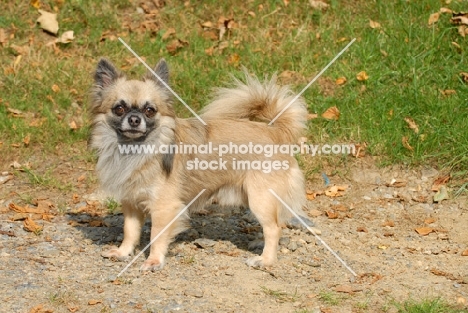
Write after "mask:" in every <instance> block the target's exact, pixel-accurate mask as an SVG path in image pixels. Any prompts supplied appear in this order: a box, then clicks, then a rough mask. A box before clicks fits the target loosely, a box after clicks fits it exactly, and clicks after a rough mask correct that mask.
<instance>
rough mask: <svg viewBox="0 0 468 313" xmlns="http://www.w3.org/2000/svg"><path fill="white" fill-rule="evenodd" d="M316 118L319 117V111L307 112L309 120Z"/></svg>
mask: <svg viewBox="0 0 468 313" xmlns="http://www.w3.org/2000/svg"><path fill="white" fill-rule="evenodd" d="M315 118H318V114H317V113H309V114H307V120H308V121H310V120H313V119H315Z"/></svg>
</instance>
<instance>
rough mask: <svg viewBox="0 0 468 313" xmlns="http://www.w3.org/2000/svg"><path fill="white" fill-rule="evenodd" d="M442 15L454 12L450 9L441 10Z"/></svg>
mask: <svg viewBox="0 0 468 313" xmlns="http://www.w3.org/2000/svg"><path fill="white" fill-rule="evenodd" d="M439 12H440V13H448V14H452V13H453V11H452V10H450V9H449V8H440V10H439Z"/></svg>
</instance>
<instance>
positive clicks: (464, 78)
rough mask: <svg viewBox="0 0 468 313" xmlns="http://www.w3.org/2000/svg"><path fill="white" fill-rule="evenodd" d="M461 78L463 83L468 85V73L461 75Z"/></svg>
mask: <svg viewBox="0 0 468 313" xmlns="http://www.w3.org/2000/svg"><path fill="white" fill-rule="evenodd" d="M460 76H461V78H462V79H463V81H464V82H465V83H468V73H466V72H461V73H460Z"/></svg>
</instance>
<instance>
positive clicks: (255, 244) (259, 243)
mask: <svg viewBox="0 0 468 313" xmlns="http://www.w3.org/2000/svg"><path fill="white" fill-rule="evenodd" d="M264 246H265V243H264V241H263V240H261V239H256V240H253V241H251V242H249V245H248V246H247V249H249V251H254V250H257V249H260V250H261V249H263V247H264Z"/></svg>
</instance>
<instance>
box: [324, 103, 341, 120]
mask: <svg viewBox="0 0 468 313" xmlns="http://www.w3.org/2000/svg"><path fill="white" fill-rule="evenodd" d="M322 117H323V118H325V119H327V120H335V121H337V120H338V119H339V118H340V110H338V108H337V107H336V106H333V107H330V108H328V109H327V110H326V111H325V112H323V114H322Z"/></svg>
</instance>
